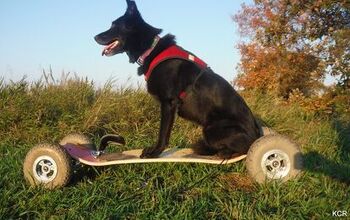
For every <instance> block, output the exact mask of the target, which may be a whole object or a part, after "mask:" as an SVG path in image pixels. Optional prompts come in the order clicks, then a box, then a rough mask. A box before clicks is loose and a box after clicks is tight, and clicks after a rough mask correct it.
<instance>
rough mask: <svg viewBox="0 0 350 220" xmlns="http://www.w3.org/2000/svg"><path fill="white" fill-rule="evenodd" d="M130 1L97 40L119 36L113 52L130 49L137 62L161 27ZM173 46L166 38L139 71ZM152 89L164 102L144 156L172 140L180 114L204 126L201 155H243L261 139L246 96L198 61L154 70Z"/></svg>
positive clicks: (153, 154)
mask: <svg viewBox="0 0 350 220" xmlns="http://www.w3.org/2000/svg"><path fill="white" fill-rule="evenodd" d="M127 4H128V8H127V11H126V13H125V14H124V15H123V16H121V17H120V18H118V19H117V20H116V21H114V22H113V24H112V27H111V28H110V29H109V30H107V31H106V32H103V33H101V34H99V35H97V36H96V37H95V40H96V41H97V42H98V43H99V44H101V45H108V44H109V43H111V42H113V41H114V40H118V41H119V42H120V45H119V47H118V48H115V49H114V51H113V52H112V55H114V54H117V53H122V52H126V53H127V55H128V56H129V59H130V62H131V63H135V62H136V61H137V59H138V57H139V56H141V55H142V54H143V53H144V51H146V50H147V49H148V48H150V47H151V45H152V42H153V39H154V37H155V36H157V35H158V34H159V33H160V31H161V30H160V29H157V28H154V27H152V26H150V25H149V24H147V23H146V22H145V21H144V20H143V19H142V17H141V15H140V13H139V12H138V10H137V7H136V4H135V2H134V1H130V0H127ZM174 44H176V42H175V37H174V36H173V35H166V36H165V37H163V38H161V40H160V41H159V43H158V44H157V46H156V47H155V48H154V50H153V51H152V53H151V54H150V55H149V56H148V57H147V58H146V59H145V62H144V64H143V65H142V66H140V67H139V69H138V74H139V75H143V74H145V72H146V71H147V69H148V67H149V64H150V62H151V61H152V60H153V58H154V57H155V56H157V55H158V54H159V53H160V52H162V51H163V50H164V49H166V48H168V47H169V46H172V45H174ZM147 90H148V92H149V93H150V94H152V95H153V96H155V97H156V98H157V99H158V100H159V102H160V105H161V123H160V130H159V137H158V142H157V143H156V144H155V145H154V146H153V147H149V148H145V149H144V150H143V153H142V155H141V157H157V156H158V155H159V154H160V153H161V152H162V151H163V150H164V149H165V147H166V146H167V145H168V144H169V138H170V133H171V130H172V127H173V123H174V120H175V115H176V112H177V113H178V115H179V116H180V117H183V118H185V119H188V120H190V121H193V122H195V123H197V124H199V125H201V126H202V127H203V139H201V140H199V141H198V142H197V143H196V144H194V145H193V149H194V150H195V151H196V152H197V153H199V154H202V155H213V154H217V155H218V156H220V157H222V158H230V157H231V156H232V155H233V154H237V153H238V154H244V153H246V152H247V151H248V149H249V147H250V145H251V144H252V143H253V142H254V141H255V140H256V139H257V138H259V137H260V132H259V126H258V124H257V123H256V120H255V118H254V116H253V114H252V112H251V111H250V109H249V108H248V106H247V105H246V103H245V102H244V100H243V99H242V98H241V97H240V96H239V94H238V93H237V92H236V91H235V90H234V89H233V87H232V86H231V85H230V84H229V83H228V82H227V81H226V80H224V79H223V78H222V77H220V76H219V75H217V74H215V73H214V72H213V71H212V70H211V69H209V68H207V69H204V70H201V69H200V68H199V67H198V66H197V65H196V64H194V63H192V62H189V61H185V60H180V59H170V60H167V61H164V62H162V63H160V64H159V65H158V66H157V67H156V68H155V69H154V71H153V72H152V75H151V77H150V78H149V80H148V81H147ZM181 91H186V93H187V96H186V97H185V98H184V99H180V98H179V94H180V92H181Z"/></svg>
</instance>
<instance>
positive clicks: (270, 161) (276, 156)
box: [261, 150, 291, 179]
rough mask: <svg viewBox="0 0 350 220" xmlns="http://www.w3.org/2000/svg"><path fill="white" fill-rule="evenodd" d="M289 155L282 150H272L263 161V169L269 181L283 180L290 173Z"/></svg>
mask: <svg viewBox="0 0 350 220" xmlns="http://www.w3.org/2000/svg"><path fill="white" fill-rule="evenodd" d="M290 167H291V166H290V160H289V157H288V155H287V154H286V153H285V152H283V151H281V150H270V151H268V152H266V153H265V154H264V156H263V157H262V160H261V168H262V170H263V172H264V174H265V176H266V177H267V178H268V179H282V178H284V177H285V176H287V175H288V173H289V171H290Z"/></svg>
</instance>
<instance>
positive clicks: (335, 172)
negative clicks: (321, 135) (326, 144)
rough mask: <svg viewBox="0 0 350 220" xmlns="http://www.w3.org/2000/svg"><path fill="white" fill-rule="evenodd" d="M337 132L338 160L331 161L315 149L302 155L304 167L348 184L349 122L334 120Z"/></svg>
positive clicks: (349, 169) (349, 159)
mask: <svg viewBox="0 0 350 220" xmlns="http://www.w3.org/2000/svg"><path fill="white" fill-rule="evenodd" d="M334 128H335V129H336V130H337V132H338V140H339V142H338V144H337V145H338V149H337V150H338V156H339V159H340V162H336V161H332V160H330V159H328V158H326V157H325V156H323V155H321V154H319V153H318V152H316V151H312V152H308V153H306V154H305V155H304V169H306V170H308V171H311V172H315V173H321V174H324V175H327V176H329V177H331V178H333V179H335V180H338V181H340V182H343V183H345V184H347V185H350V124H344V123H341V122H339V121H335V122H334Z"/></svg>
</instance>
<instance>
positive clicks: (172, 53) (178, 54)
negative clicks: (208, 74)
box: [145, 45, 207, 99]
mask: <svg viewBox="0 0 350 220" xmlns="http://www.w3.org/2000/svg"><path fill="white" fill-rule="evenodd" d="M169 59H182V60H187V61H190V62H192V63H195V64H197V65H198V66H199V67H200V68H201V69H204V68H206V67H207V64H206V63H205V62H204V61H203V60H201V59H199V58H198V57H196V56H194V55H193V54H191V53H190V52H188V51H186V50H184V49H182V48H181V47H179V46H177V45H174V46H171V47H169V48H167V49H165V50H163V51H162V52H161V53H160V54H158V55H157V56H156V57H155V58H154V59H153V60H152V62H151V63H150V65H149V68H148V70H147V72H146V73H145V80H146V81H148V80H149V78H150V77H151V74H152V72H153V70H154V68H156V67H157V66H158V65H159V64H160V63H161V62H163V61H166V60H169ZM179 97H180V99H184V98H185V97H186V92H185V91H182V92H180V94H179Z"/></svg>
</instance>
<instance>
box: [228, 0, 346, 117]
mask: <svg viewBox="0 0 350 220" xmlns="http://www.w3.org/2000/svg"><path fill="white" fill-rule="evenodd" d="M233 20H234V21H235V22H236V23H237V24H238V27H239V32H240V34H241V36H242V42H241V43H240V44H239V45H238V48H239V50H240V53H241V61H240V64H239V67H238V72H239V75H238V77H237V78H236V79H235V81H234V83H235V86H237V87H238V88H240V89H242V90H259V91H261V92H269V93H273V94H275V95H277V96H279V97H281V98H283V99H285V100H286V101H287V102H300V103H301V105H303V106H305V108H306V109H309V110H310V111H320V112H322V113H325V114H333V113H335V111H337V112H339V111H341V112H342V113H346V114H350V112H349V110H348V109H349V108H350V2H349V1H347V0H342V1H333V0H316V1H315V0H314V1H311V0H300V1H299V0H298V1H297V0H255V1H254V3H253V4H251V5H245V4H243V5H242V8H241V10H240V11H239V12H238V13H237V14H236V15H234V16H233ZM327 75H330V76H332V77H334V79H335V83H334V85H332V86H325V85H324V80H325V77H326V76H327Z"/></svg>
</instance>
